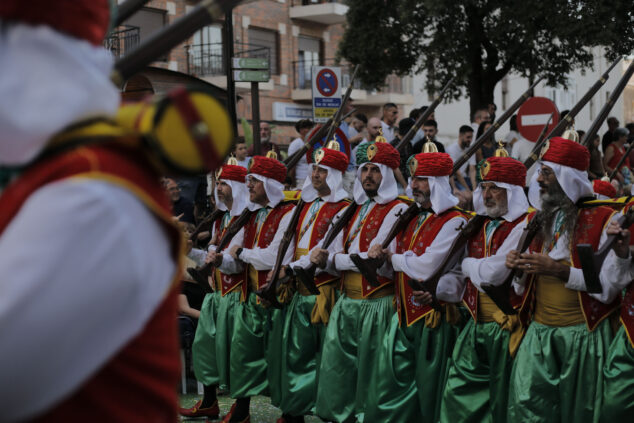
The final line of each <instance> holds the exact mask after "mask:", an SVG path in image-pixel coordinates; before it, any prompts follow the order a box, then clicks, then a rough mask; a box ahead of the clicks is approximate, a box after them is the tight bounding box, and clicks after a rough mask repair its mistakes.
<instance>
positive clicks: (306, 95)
mask: <svg viewBox="0 0 634 423" xmlns="http://www.w3.org/2000/svg"><path fill="white" fill-rule="evenodd" d="M196 3H198V2H197V1H191V0H171V1H170V0H152V1H150V2H149V3H148V5H147V7H145V8H144V9H143V10H141V11H140V12H138V13H137V14H136V15H135V16H133V17H132V18H130V19H129V20H128V21H126V22H125V23H124V27H122V28H118V29H119V30H121V31H120V34H122V36H123V34H132V36H133V37H134V36H136V37H138V38H137V39H136V41H137V42H138V40H139V39H140V40H141V41H142V40H143V39H144V38H146V37H147V36H148V35H149V34H151V33H152V32H153V31H155V30H157V29H159V28H160V27H162V26H164V25H168V24H169V23H171V22H172V21H174V20H175V19H177V18H178V17H180V16H182V15H183V14H184V13H187V12H189V11H190V10H191V8H193V7H194V6H195V5H196ZM346 11H347V6H345V5H344V4H342V3H341V2H337V1H332V0H330V1H329V0H260V1H246V2H243V3H242V4H241V5H240V6H238V7H237V8H235V9H234V11H233V43H234V44H233V45H234V56H236V57H263V56H265V57H268V58H269V60H270V63H271V69H270V74H271V75H270V80H269V81H268V82H266V83H261V84H260V116H261V119H262V120H266V121H269V122H271V124H272V126H273V142H276V143H278V144H281V145H285V144H288V143H289V142H290V141H291V140H292V139H293V138H295V137H296V135H297V134H296V133H295V129H294V126H293V125H294V121H296V120H299V119H300V118H301V117H302V116H306V115H307V116H309V117H310V116H311V112H310V110H311V109H310V107H311V85H310V82H311V79H310V67H311V65H334V64H335V59H334V58H335V57H336V52H337V46H338V43H339V41H340V40H341V37H342V36H343V32H344V23H345V13H346ZM223 24H224V20H222V21H218V22H217V23H215V24H213V25H211V26H209V27H206V28H203V29H202V30H200V31H199V32H197V33H196V34H195V35H194V36H193V37H191V38H190V39H189V40H188V41H187V42H185V43H183V44H182V45H181V46H179V47H177V48H175V49H173V50H172V51H171V52H170V53H169V55H167V56H166V57H165V58H163V60H161V61H159V62H156V63H155V64H154V66H155V67H158V68H163V69H166V70H171V71H174V72H175V73H174V74H172V76H171V77H170V76H167V75H164V74H163V75H161V73H160V72H154V73H153V74H152V75H146V74H144V75H142V76H139V79H141V78H147V81H146V80H143V81H142V82H141V83H137V84H132V85H133V86H145V85H147V84H148V83H149V84H151V85H152V86H154V87H155V90H154V91H155V92H161V91H162V90H161V88H160V87H165V86H167V85H169V84H166V81H165V78H167V79H170V78H172V79H174V80H178V79H179V76H178V75H179V74H178V73H176V72H180V73H183V74H188V75H192V76H195V77H198V78H199V79H201V80H204V81H206V82H209V83H211V84H213V85H215V86H217V87H220V88H223V89H224V88H226V86H227V81H226V72H227V69H226V57H225V54H224V50H223V42H224V41H225V40H223V31H222V27H223ZM117 42H118V43H119V44H118V45H119V50H120V51H121V52H122V53H124V50H125V46H124V44H125V42H123V41H121V40H117ZM122 45H123V46H122ZM128 48H129V45H128ZM157 75H161V76H160V77H161V78H163V80H157V79H156V78H158V77H159V76H157ZM349 77H350V69H349V67H348V66H346V65H345V64H343V65H342V79H343V87H344V88H345V87H347V85H348V81H349ZM236 93H237V95H238V96H239V100H238V102H237V107H236V109H237V116H238V119H240V118H242V117H244V118H246V119H248V120H250V119H251V113H252V106H251V95H250V84H249V83H240V82H238V83H236ZM352 100H353V105H354V106H355V108H357V110H358V111H360V112H363V113H365V114H366V115H367V116H368V117H371V116H378V115H379V113H380V107H381V106H382V105H383V104H384V103H386V102H393V103H396V104H398V105H399V109H400V113H399V118H401V117H403V115H404V110H405V109H406V108H407V107H408V106H411V104H413V96H412V84H411V80H410V79H409V78H398V77H390V78H388V80H387V81H386V86H385V87H384V88H383V89H381V90H379V91H369V90H365V89H363V88H362V87H361V85H360V84H355V90H353V93H352ZM238 126H239V130H240V131H241V130H242V129H241V128H240V125H238Z"/></svg>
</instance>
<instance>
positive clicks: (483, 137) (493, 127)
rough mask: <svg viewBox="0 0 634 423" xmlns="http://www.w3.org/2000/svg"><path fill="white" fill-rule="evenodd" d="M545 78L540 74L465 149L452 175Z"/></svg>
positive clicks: (454, 166) (455, 164)
mask: <svg viewBox="0 0 634 423" xmlns="http://www.w3.org/2000/svg"><path fill="white" fill-rule="evenodd" d="M543 78H544V77H543V76H540V77H539V78H537V80H536V81H535V82H533V83H532V84H531V86H530V87H528V89H527V90H526V91H524V93H523V94H522V95H521V96H520V98H518V99H517V100H515V103H513V104H512V105H511V107H509V108H508V110H507V111H505V112H504V113H503V114H502V116H500V117H499V118H498V120H496V121H495V122H494V123H493V125H491V126H490V127H489V129H487V130H486V131H484V133H483V134H482V135H480V138H478V139H477V140H475V141H474V142H473V143H471V145H470V146H469V148H468V149H467V151H465V153H464V154H463V155H462V157H460V158H459V159H458V160H456V162H455V163H454V165H453V169H452V171H451V174H452V175H454V174H455V173H456V172H457V171H458V170H459V169H460V168H461V167H462V165H464V164H465V163H467V160H469V158H470V157H471V156H473V155H474V154H475V152H476V151H478V149H479V148H480V147H481V146H482V144H484V143H485V142H486V140H488V139H489V138H490V137H491V136H493V134H494V133H495V131H497V130H498V129H500V126H502V125H503V124H504V123H505V122H506V121H507V120H509V119H510V117H511V116H513V113H515V112H516V111H517V109H519V108H520V106H521V105H522V104H524V102H525V101H526V99H528V97H529V96H530V94H531V92H532V91H533V88H535V87H536V86H537V84H538V83H540V82H541V80H542V79H543Z"/></svg>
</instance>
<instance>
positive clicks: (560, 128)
mask: <svg viewBox="0 0 634 423" xmlns="http://www.w3.org/2000/svg"><path fill="white" fill-rule="evenodd" d="M620 60H621V58H618V59H617V60H615V61H614V63H612V64H611V65H610V67H609V68H608V70H606V71H605V73H604V74H603V75H601V77H600V78H599V79H598V80H597V82H595V83H594V85H593V86H592V87H590V89H589V90H588V91H587V92H586V93H585V95H584V96H583V97H582V98H581V100H579V101H578V102H577V104H575V105H574V107H573V108H572V109H570V112H568V114H567V115H566V116H565V117H564V118H563V119H561V120H560V121H559V122H558V123H557V125H556V126H555V127H554V128H553V129H552V130H551V131H550V132H549V133H548V135H546V137H545V138H544V139H543V140H542V142H541V143H539V144H538V143H535V147H533V151H531V154H530V156H528V158H527V159H526V160H524V166H526V169H530V168H531V166H533V164H535V162H536V161H537V160H539V155H540V153H541V151H542V147H543V146H544V144H545V143H546V141H548V140H549V139H551V138H552V137H558V136H559V135H561V134H562V133H563V132H564V131H565V130H566V128H568V127H569V126H570V125H571V124H572V121H573V120H574V118H575V116H577V114H578V113H579V112H580V111H581V109H583V107H584V106H585V105H586V104H587V103H588V102H589V101H590V99H591V98H592V97H593V96H594V95H595V94H596V93H597V91H599V89H600V88H601V87H602V86H603V84H605V82H606V81H607V80H608V78H609V77H610V71H611V70H612V69H613V68H614V67H615V66H616V65H617V64H618V63H619V61H620Z"/></svg>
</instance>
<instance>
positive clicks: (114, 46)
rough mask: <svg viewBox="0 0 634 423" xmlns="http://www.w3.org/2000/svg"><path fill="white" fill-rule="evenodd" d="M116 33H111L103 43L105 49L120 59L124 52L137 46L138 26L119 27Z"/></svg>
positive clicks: (138, 38)
mask: <svg viewBox="0 0 634 423" xmlns="http://www.w3.org/2000/svg"><path fill="white" fill-rule="evenodd" d="M120 28H121V29H120V30H118V31H113V32H111V33H110V34H108V36H107V37H106V39H105V40H104V41H103V45H104V47H105V48H106V49H108V50H110V51H111V52H112V54H113V55H114V56H115V57H117V58H118V57H122V56H123V55H125V53H126V52H128V51H130V50H132V49H133V48H135V47H136V46H138V45H139V41H140V40H141V33H140V30H139V27H138V26H126V25H124V26H121V27H120Z"/></svg>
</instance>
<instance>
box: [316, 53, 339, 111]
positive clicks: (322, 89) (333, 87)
mask: <svg viewBox="0 0 634 423" xmlns="http://www.w3.org/2000/svg"><path fill="white" fill-rule="evenodd" d="M312 94H313V121H314V122H316V123H317V122H322V123H323V122H326V121H327V120H328V119H329V118H331V117H332V116H333V115H334V114H335V112H336V111H337V109H338V108H339V106H341V68H340V67H334V66H313V67H312Z"/></svg>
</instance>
